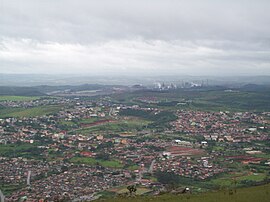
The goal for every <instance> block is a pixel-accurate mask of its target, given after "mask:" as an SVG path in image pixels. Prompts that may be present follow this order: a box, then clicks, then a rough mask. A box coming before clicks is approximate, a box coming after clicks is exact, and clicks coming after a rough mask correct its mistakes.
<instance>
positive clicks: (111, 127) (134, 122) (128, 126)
mask: <svg viewBox="0 0 270 202" xmlns="http://www.w3.org/2000/svg"><path fill="white" fill-rule="evenodd" d="M149 123H151V122H149V121H145V120H142V119H131V120H121V121H118V122H111V123H104V124H101V125H98V126H90V127H86V128H82V129H79V130H76V132H77V133H81V134H88V133H93V132H102V131H105V132H106V131H108V132H126V131H132V130H140V129H142V128H143V127H145V126H146V125H147V124H149Z"/></svg>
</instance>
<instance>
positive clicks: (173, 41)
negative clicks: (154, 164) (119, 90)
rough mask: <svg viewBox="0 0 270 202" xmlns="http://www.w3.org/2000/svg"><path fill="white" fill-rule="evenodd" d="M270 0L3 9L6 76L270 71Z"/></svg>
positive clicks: (1, 56)
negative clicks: (25, 74) (14, 74)
mask: <svg viewBox="0 0 270 202" xmlns="http://www.w3.org/2000/svg"><path fill="white" fill-rule="evenodd" d="M269 8H270V1H267V0H260V1H252V0H245V1H244V0H239V1H237V2H235V1H233V0H228V1H226V2H225V1H214V0H205V1H199V0H197V1H196V0H189V1H187V0H186V1H181V0H144V1H142V0H136V1H126V0H113V1H103V0H98V1H94V0H92V1H87V0H84V1H83V0H79V1H69V0H65V1H64V0H58V1H53V0H46V1H34V0H27V1H19V0H18V1H14V0H3V1H1V4H0V27H1V29H0V66H1V67H0V73H52V74H58V73H59V74H62V73H66V74H69V73H70V74H74V73H76V74H89V75H103V74H106V75H130V74H134V75H163V74H166V75H175V74H179V75H180V74H181V75H183V74H189V75H252V74H253V75H254V74H255V75H262V74H263V75H265V74H268V75H269V74H270V37H269V36H270V26H268V25H269V24H270V13H269V12H268V9H269Z"/></svg>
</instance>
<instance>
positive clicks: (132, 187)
mask: <svg viewBox="0 0 270 202" xmlns="http://www.w3.org/2000/svg"><path fill="white" fill-rule="evenodd" d="M127 190H128V191H129V194H130V195H132V194H133V193H134V194H136V191H137V188H136V185H129V186H127Z"/></svg>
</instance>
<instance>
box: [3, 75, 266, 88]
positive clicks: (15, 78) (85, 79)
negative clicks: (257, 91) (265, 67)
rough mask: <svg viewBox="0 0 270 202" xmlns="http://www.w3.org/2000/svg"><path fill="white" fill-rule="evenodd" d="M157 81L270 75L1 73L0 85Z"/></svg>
mask: <svg viewBox="0 0 270 202" xmlns="http://www.w3.org/2000/svg"><path fill="white" fill-rule="evenodd" d="M155 82H160V83H162V82H167V83H174V84H181V83H183V82H195V83H199V84H201V83H204V84H206V83H207V84H209V85H226V86H242V85H246V84H258V85H270V76H232V77H222V76H188V75H179V76H177V75H176V76H159V77H157V76H155V77H154V76H153V77H151V76H136V75H135V76H118V77H117V76H112V77H110V76H91V75H41V74H0V86H38V85H51V86H65V85H82V84H86V83H90V84H103V85H134V84H143V85H153V84H154V83H155Z"/></svg>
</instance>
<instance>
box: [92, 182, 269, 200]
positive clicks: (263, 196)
mask: <svg viewBox="0 0 270 202" xmlns="http://www.w3.org/2000/svg"><path fill="white" fill-rule="evenodd" d="M269 196H270V185H269V184H268V185H263V186H256V187H250V188H241V189H235V190H222V191H218V192H207V193H200V194H178V195H174V194H164V195H160V196H137V197H130V198H128V199H127V198H110V199H107V200H104V199H101V200H102V201H104V202H125V201H127V200H128V201H130V202H149V201H155V202H179V201H181V202H217V201H218V202H231V201H234V202H254V201H258V202H268V201H269ZM101 200H97V201H101Z"/></svg>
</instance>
